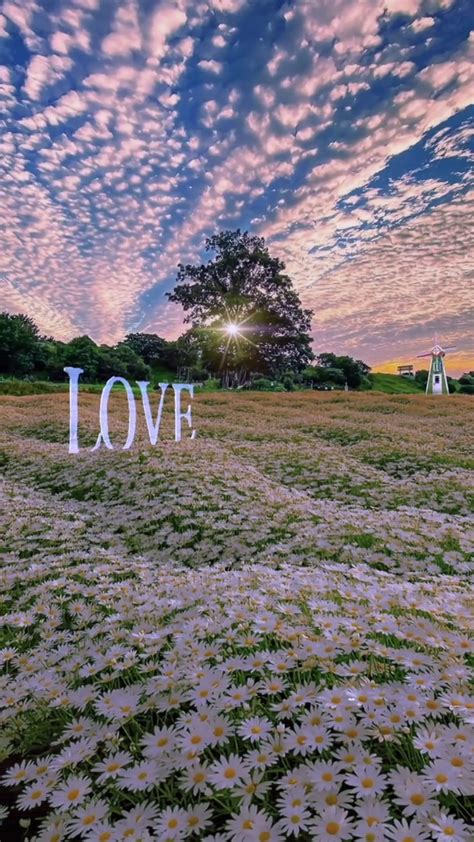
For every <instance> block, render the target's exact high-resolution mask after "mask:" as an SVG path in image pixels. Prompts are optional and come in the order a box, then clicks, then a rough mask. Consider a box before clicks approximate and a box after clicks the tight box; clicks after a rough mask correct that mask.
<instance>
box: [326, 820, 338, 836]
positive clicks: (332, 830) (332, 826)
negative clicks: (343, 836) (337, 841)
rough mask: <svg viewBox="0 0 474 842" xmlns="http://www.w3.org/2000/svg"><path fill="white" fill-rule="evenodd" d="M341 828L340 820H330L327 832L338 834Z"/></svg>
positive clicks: (331, 834)
mask: <svg viewBox="0 0 474 842" xmlns="http://www.w3.org/2000/svg"><path fill="white" fill-rule="evenodd" d="M340 829H341V825H340V824H339V822H328V823H327V825H326V833H329V835H330V836H337V834H338V833H339V831H340Z"/></svg>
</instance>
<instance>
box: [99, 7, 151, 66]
mask: <svg viewBox="0 0 474 842" xmlns="http://www.w3.org/2000/svg"><path fill="white" fill-rule="evenodd" d="M141 46H142V36H141V32H140V26H139V22H138V6H137V3H136V2H135V0H129V2H127V3H124V5H122V6H119V8H118V9H117V13H116V15H115V20H114V23H113V26H112V31H111V32H109V34H108V35H106V36H105V38H104V40H103V41H102V52H103V53H105V55H107V56H128V55H129V53H132V52H133V51H134V50H140V48H141Z"/></svg>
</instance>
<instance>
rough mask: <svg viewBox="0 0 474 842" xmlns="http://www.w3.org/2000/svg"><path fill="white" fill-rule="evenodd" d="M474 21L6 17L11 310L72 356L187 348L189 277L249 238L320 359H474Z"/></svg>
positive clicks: (454, 13)
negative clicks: (147, 340) (157, 340)
mask: <svg viewBox="0 0 474 842" xmlns="http://www.w3.org/2000/svg"><path fill="white" fill-rule="evenodd" d="M472 19H473V11H472V5H471V3H470V2H469V0H320V1H319V2H317V3H316V2H314V0H285V2H283V0H257V2H255V0H210V2H196V0H174V2H171V0H161V2H155V3H151V2H145V0H109V2H107V3H106V2H104V0H63V1H62V2H61V3H58V4H54V5H51V4H49V3H47V2H41V0H6V2H5V3H4V5H3V8H2V13H1V15H0V112H1V114H0V170H1V172H0V205H1V208H2V233H1V248H0V285H1V286H0V306H1V309H8V310H10V311H12V312H18V311H27V312H28V313H30V314H32V315H34V316H35V317H36V319H37V321H38V323H39V324H40V327H41V328H42V330H44V331H45V332H48V333H53V334H55V335H57V336H60V337H70V336H72V335H74V334H77V333H89V334H90V335H92V336H93V337H94V338H95V339H97V340H102V341H113V340H116V339H118V338H119V337H121V336H122V335H123V333H124V332H126V331H127V330H129V329H132V328H133V329H143V330H145V329H146V330H156V331H158V332H161V333H163V334H165V335H168V336H172V335H176V333H177V332H178V331H179V330H180V326H181V313H180V312H179V310H177V309H176V308H175V307H173V306H171V305H169V304H167V303H165V301H166V299H164V296H163V294H164V292H165V291H167V290H169V289H170V288H171V287H172V285H173V279H174V272H175V268H176V264H177V262H178V261H180V260H188V259H196V258H198V257H199V256H200V253H201V251H200V250H201V248H202V241H203V237H204V236H205V235H208V234H210V233H212V232H213V231H214V230H216V229H218V228H222V227H237V226H240V227H249V228H251V229H252V230H253V231H256V232H258V233H261V234H263V235H264V236H266V237H267V238H268V239H269V242H270V246H271V248H272V249H273V250H274V251H275V252H276V253H277V254H280V255H281V256H282V257H283V259H284V260H285V261H286V263H287V267H288V271H289V273H290V274H291V276H292V277H293V279H294V281H295V283H296V285H297V288H298V289H299V291H300V294H301V297H302V299H303V302H304V304H305V305H306V306H310V307H313V308H314V310H315V319H314V333H315V337H316V346H317V347H320V348H323V347H324V348H325V349H329V348H334V350H337V351H341V352H348V353H354V354H356V355H357V356H363V357H364V358H366V359H367V360H368V361H369V362H375V363H377V362H381V361H383V360H387V359H389V358H394V357H396V356H402V355H405V356H406V355H410V354H413V353H416V352H417V351H418V350H419V349H420V347H421V348H422V347H423V346H424V345H425V344H427V343H429V342H430V341H431V339H432V335H433V333H434V332H436V331H437V332H439V334H440V335H441V336H443V338H446V339H447V340H448V341H450V342H451V341H454V340H456V341H457V342H458V345H460V346H461V347H464V348H465V349H466V350H468V344H469V332H470V330H469V328H470V324H472V311H471V310H470V304H469V289H470V288H471V283H472V276H470V275H469V271H470V270H469V266H470V265H471V266H472V256H471V259H470V255H469V245H470V240H471V239H472V238H470V236H469V230H470V229H469V218H470V213H471V219H472V206H473V195H474V190H473V185H472V172H473V167H472V159H473V151H472V125H473V114H474V108H473V106H472V93H471V92H472V90H473V89H474V78H473V66H474V65H473V58H474V35H473V34H471V32H470V28H471V27H470V24H472ZM463 364H464V365H466V366H467V364H468V357H467V356H466V358H465V359H464V360H463ZM471 365H472V363H471Z"/></svg>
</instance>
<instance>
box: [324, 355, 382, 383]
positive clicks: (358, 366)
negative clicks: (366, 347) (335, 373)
mask: <svg viewBox="0 0 474 842" xmlns="http://www.w3.org/2000/svg"><path fill="white" fill-rule="evenodd" d="M316 361H317V362H318V364H319V365H320V366H321V367H322V368H325V369H333V370H339V371H342V372H343V374H344V378H345V382H347V385H348V386H349V388H350V389H358V388H359V387H360V386H362V385H364V387H365V388H370V385H369V382H370V381H368V379H367V375H368V373H369V371H370V366H368V365H367V363H364V362H362V360H354V359H353V358H352V357H348V356H337V355H336V354H333V353H323V354H319V355H318V356H317V358H316Z"/></svg>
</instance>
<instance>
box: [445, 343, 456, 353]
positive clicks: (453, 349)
mask: <svg viewBox="0 0 474 842" xmlns="http://www.w3.org/2000/svg"><path fill="white" fill-rule="evenodd" d="M455 350H456V345H450V346H449V348H443V351H444V353H445V354H447V353H448V351H455Z"/></svg>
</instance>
